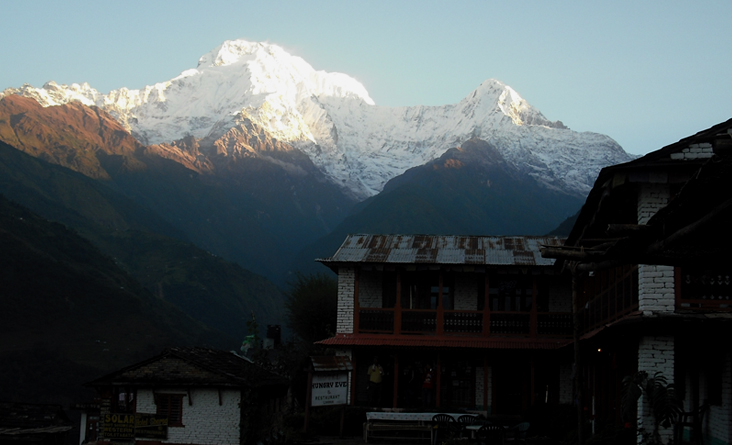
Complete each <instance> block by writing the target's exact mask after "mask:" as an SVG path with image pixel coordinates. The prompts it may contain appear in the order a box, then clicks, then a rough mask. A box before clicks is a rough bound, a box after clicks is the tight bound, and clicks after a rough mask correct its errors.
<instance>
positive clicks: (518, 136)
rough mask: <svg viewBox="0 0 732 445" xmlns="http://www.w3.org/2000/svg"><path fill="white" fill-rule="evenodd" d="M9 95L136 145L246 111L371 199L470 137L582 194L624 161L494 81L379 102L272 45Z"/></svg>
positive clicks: (215, 125)
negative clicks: (120, 81)
mask: <svg viewBox="0 0 732 445" xmlns="http://www.w3.org/2000/svg"><path fill="white" fill-rule="evenodd" d="M7 94H21V95H24V96H28V97H33V98H34V99H36V100H37V101H38V102H39V103H41V104H42V105H44V106H49V105H59V104H64V103H68V102H71V101H77V102H81V103H84V104H86V105H96V106H98V107H100V108H102V109H104V110H105V111H108V112H109V113H110V114H111V115H112V116H114V117H115V118H116V119H117V120H119V122H120V123H121V124H122V125H123V126H124V127H125V128H127V129H128V130H129V131H130V132H131V133H132V134H133V136H135V137H136V138H137V139H138V140H139V141H141V142H142V143H144V144H159V143H165V142H171V141H174V140H178V139H181V138H184V137H186V136H193V137H195V138H197V139H203V138H209V139H210V138H212V137H213V138H216V137H219V136H221V135H223V134H225V133H226V132H227V131H228V129H230V128H232V127H234V126H235V125H236V121H237V117H236V116H241V115H246V116H247V117H248V118H250V119H251V121H252V122H253V123H254V124H256V125H258V126H260V127H261V128H263V129H264V130H265V131H267V132H268V133H269V134H270V135H271V136H272V137H274V138H276V139H277V140H280V141H283V142H286V143H288V144H291V145H293V146H294V147H296V148H298V149H299V150H301V151H302V152H304V153H305V154H307V155H308V157H309V158H310V159H311V160H312V161H313V163H314V164H315V165H316V166H317V167H318V168H319V169H320V170H321V171H322V172H323V173H324V174H325V175H326V177H327V178H328V179H330V180H331V181H332V182H334V183H335V184H338V185H340V186H342V187H345V188H346V189H348V190H349V191H350V192H351V194H353V195H354V196H356V197H358V198H366V197H369V196H373V195H375V194H377V193H378V192H379V191H381V190H382V188H383V186H384V184H385V183H386V182H387V181H388V180H390V179H392V178H394V177H396V176H398V175H400V174H402V173H404V172H405V171H406V170H407V169H409V168H412V167H415V166H419V165H422V164H425V163H426V162H429V161H431V160H433V159H437V158H439V157H440V156H441V155H442V154H444V153H445V152H446V151H447V150H448V149H450V148H454V147H458V146H460V145H461V144H462V143H463V142H465V141H467V140H469V139H471V138H480V139H483V140H485V141H487V142H489V143H491V144H492V145H494V146H495V147H498V148H499V149H500V150H501V152H502V154H503V156H504V157H505V158H506V160H507V161H508V162H510V163H512V164H513V165H514V166H516V167H518V168H520V169H521V170H523V171H526V172H527V173H528V174H531V175H533V176H534V177H535V178H536V179H537V180H539V181H540V182H542V183H543V184H545V185H547V186H549V187H552V188H556V189H559V190H564V191H565V192H567V193H570V194H574V195H583V194H585V193H587V192H588V191H589V189H590V187H591V186H592V183H593V181H594V178H595V176H596V175H597V173H598V172H599V170H600V169H601V168H602V167H604V166H606V165H609V164H613V163H619V162H625V161H628V160H630V157H629V156H628V154H627V153H625V152H624V151H623V150H622V148H620V146H618V144H617V143H615V141H613V140H612V139H610V138H609V137H607V136H603V135H598V134H594V133H577V132H573V131H571V130H569V129H568V128H566V127H565V126H564V125H563V124H562V123H561V122H559V121H557V122H552V121H549V120H548V119H546V118H545V117H544V116H543V115H542V114H541V112H539V111H538V110H537V109H535V108H533V107H532V106H531V105H529V104H528V103H527V102H526V101H525V100H524V99H523V98H521V96H520V95H519V94H518V93H517V92H516V91H514V90H513V89H512V88H511V87H509V86H507V85H505V84H503V83H502V82H500V81H498V80H494V79H490V80H487V81H485V82H483V83H482V84H481V85H480V86H478V88H476V89H475V90H474V91H473V92H472V93H471V94H470V95H468V97H466V98H464V99H463V100H461V101H460V102H458V103H457V104H451V105H444V106H437V107H427V106H416V107H396V108H389V107H380V106H377V105H375V104H374V102H373V100H372V99H371V98H370V96H369V94H368V92H367V91H366V89H365V88H364V86H363V85H362V84H361V83H359V82H358V81H356V80H355V79H353V78H352V77H350V76H347V75H346V74H342V73H327V72H324V71H316V70H315V69H314V68H313V67H312V66H310V65H309V64H308V63H307V62H306V61H305V60H303V59H302V58H300V57H297V56H293V55H291V54H289V53H288V52H287V51H285V50H284V49H283V48H281V47H279V46H277V45H273V44H270V43H262V42H248V41H245V40H231V41H226V42H223V43H222V44H221V45H220V46H219V47H217V48H215V49H213V50H212V51H211V52H209V53H208V54H205V55H203V56H202V57H201V58H200V59H199V61H198V65H197V67H196V68H192V69H189V70H186V71H184V72H182V73H181V74H180V75H179V76H177V77H175V78H174V79H171V80H168V81H164V82H160V83H157V84H155V85H151V86H147V87H145V88H143V89H141V90H128V89H126V88H120V89H118V90H114V91H111V92H110V93H109V94H107V95H103V94H100V93H99V92H97V91H96V90H95V89H93V88H92V87H91V86H89V85H88V84H72V85H71V86H66V85H57V84H55V83H53V82H49V83H47V84H46V85H44V86H43V87H42V88H34V87H31V86H30V85H24V86H23V87H21V88H19V89H8V90H6V91H4V92H3V93H0V96H2V95H7Z"/></svg>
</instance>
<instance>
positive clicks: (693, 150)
mask: <svg viewBox="0 0 732 445" xmlns="http://www.w3.org/2000/svg"><path fill="white" fill-rule="evenodd" d="M712 155H714V149H713V148H712V144H709V143H706V142H705V143H702V144H691V145H689V147H687V148H685V149H683V150H681V152H679V153H671V159H677V160H683V159H700V158H711V157H712Z"/></svg>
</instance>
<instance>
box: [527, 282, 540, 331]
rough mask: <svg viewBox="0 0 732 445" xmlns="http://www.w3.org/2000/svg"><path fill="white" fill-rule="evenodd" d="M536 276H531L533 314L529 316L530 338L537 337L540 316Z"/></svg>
mask: <svg viewBox="0 0 732 445" xmlns="http://www.w3.org/2000/svg"><path fill="white" fill-rule="evenodd" d="M536 297H537V291H536V275H532V276H531V313H530V315H529V337H536V333H537V329H538V316H537V307H536V306H537V305H536Z"/></svg>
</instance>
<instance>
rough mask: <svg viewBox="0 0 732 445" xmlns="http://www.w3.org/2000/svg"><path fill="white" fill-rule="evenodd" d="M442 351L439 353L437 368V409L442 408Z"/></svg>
mask: <svg viewBox="0 0 732 445" xmlns="http://www.w3.org/2000/svg"><path fill="white" fill-rule="evenodd" d="M440 358H441V357H440V351H437V366H436V369H435V408H439V407H440V393H441V392H442V391H441V389H442V386H441V385H442V362H441V361H440Z"/></svg>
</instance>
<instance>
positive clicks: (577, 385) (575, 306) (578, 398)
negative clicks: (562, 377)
mask: <svg viewBox="0 0 732 445" xmlns="http://www.w3.org/2000/svg"><path fill="white" fill-rule="evenodd" d="M570 271H571V272H572V324H573V328H572V337H573V338H572V340H573V341H574V396H575V405H576V406H575V408H576V409H577V443H578V444H579V445H584V443H585V432H584V425H583V422H582V418H583V417H582V405H583V400H582V384H583V383H582V362H581V354H580V342H579V340H580V318H579V295H578V291H579V289H578V287H579V284H578V282H577V275H578V274H579V271H578V270H577V263H570Z"/></svg>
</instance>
